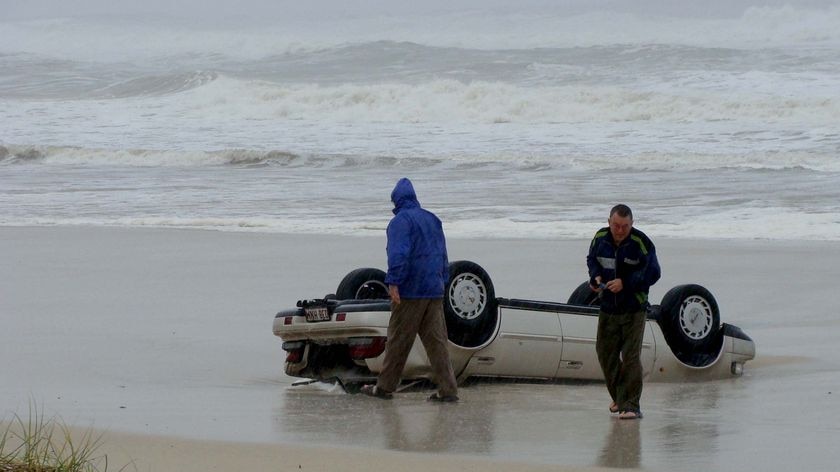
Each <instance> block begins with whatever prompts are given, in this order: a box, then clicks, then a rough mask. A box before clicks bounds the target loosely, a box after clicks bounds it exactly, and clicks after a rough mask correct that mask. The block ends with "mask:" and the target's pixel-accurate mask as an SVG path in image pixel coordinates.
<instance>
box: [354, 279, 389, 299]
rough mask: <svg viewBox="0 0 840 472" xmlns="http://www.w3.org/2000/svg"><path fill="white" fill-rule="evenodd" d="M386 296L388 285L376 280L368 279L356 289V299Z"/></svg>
mask: <svg viewBox="0 0 840 472" xmlns="http://www.w3.org/2000/svg"><path fill="white" fill-rule="evenodd" d="M382 298H388V287H386V286H385V284H384V283H382V282H380V281H378V280H369V281H367V282H365V283H363V284H362V285H361V286H360V287H359V289H358V290H356V299H357V300H374V299H376V300H378V299H382Z"/></svg>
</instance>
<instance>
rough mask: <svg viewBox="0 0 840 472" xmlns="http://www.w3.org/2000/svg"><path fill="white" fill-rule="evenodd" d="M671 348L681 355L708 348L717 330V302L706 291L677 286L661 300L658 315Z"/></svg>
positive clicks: (718, 324)
mask: <svg viewBox="0 0 840 472" xmlns="http://www.w3.org/2000/svg"><path fill="white" fill-rule="evenodd" d="M659 318H660V321H661V322H662V323H663V324H664V326H663V329H664V331H665V335H666V337H667V338H669V339H670V344H672V345H675V347H677V348H678V349H680V350H682V351H684V352H691V351H700V350H703V349H705V348H707V347H709V346H710V345H711V344H712V343H713V342H714V340H715V339H716V338H717V336H716V335H717V334H718V331H719V330H720V310H719V309H718V304H717V301H716V300H715V297H714V296H712V294H711V292H709V291H708V290H707V289H706V288H705V287H703V286H701V285H696V284H688V285H677V286H676V287H674V288H672V289H671V290H668V293H666V294H665V296H664V297H662V304H661V305H660V311H659Z"/></svg>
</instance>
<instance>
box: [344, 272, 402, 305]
mask: <svg viewBox="0 0 840 472" xmlns="http://www.w3.org/2000/svg"><path fill="white" fill-rule="evenodd" d="M335 298H337V299H339V300H349V299H358V300H372V299H384V298H389V295H388V286H387V285H385V272H384V271H382V270H380V269H374V268H371V267H365V268H362V269H356V270H354V271H351V272H350V273H349V274H347V275H345V276H344V278H343V279H341V282H340V283H339V284H338V288H337V289H336V290H335Z"/></svg>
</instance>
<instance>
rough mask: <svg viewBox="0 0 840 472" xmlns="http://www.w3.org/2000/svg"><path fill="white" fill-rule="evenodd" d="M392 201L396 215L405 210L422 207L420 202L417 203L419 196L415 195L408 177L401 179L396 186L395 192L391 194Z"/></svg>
mask: <svg viewBox="0 0 840 472" xmlns="http://www.w3.org/2000/svg"><path fill="white" fill-rule="evenodd" d="M391 201H392V202H393V203H394V214H396V213H397V212H398V211H400V210H402V209H403V208H413V207H418V206H420V202H418V201H417V194H416V193H414V185H412V184H411V181H410V180H408V179H407V178H406V177H403V178H401V179H400V180H399V181H398V182H397V185H395V186H394V191H393V192H391Z"/></svg>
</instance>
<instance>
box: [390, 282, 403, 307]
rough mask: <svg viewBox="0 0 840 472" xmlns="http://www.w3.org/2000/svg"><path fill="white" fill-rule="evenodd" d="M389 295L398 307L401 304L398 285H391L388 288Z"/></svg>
mask: <svg viewBox="0 0 840 472" xmlns="http://www.w3.org/2000/svg"><path fill="white" fill-rule="evenodd" d="M388 295H390V296H391V301H392V302H394V303H396V304H397V305H399V304H400V288H399V287H397V286H396V285H389V286H388Z"/></svg>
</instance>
